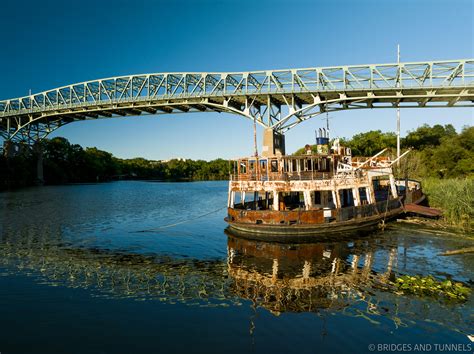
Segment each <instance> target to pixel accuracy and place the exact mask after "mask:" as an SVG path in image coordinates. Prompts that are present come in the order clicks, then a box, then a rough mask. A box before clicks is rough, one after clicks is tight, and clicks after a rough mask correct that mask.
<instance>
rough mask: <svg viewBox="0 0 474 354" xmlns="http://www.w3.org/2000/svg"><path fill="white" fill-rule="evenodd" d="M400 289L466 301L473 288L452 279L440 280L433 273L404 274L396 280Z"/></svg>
mask: <svg viewBox="0 0 474 354" xmlns="http://www.w3.org/2000/svg"><path fill="white" fill-rule="evenodd" d="M395 285H396V286H397V288H398V290H400V291H402V292H403V293H406V294H414V295H419V296H435V297H438V296H443V297H445V298H446V299H448V300H458V301H465V300H466V299H467V297H468V296H469V294H470V293H471V289H470V288H468V287H467V286H465V285H464V284H462V283H459V282H454V281H451V280H444V281H438V280H436V279H435V278H433V277H432V276H431V275H429V276H426V277H422V276H419V275H416V276H410V275H402V276H400V277H398V278H397V279H396V280H395Z"/></svg>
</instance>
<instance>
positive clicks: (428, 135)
mask: <svg viewBox="0 0 474 354" xmlns="http://www.w3.org/2000/svg"><path fill="white" fill-rule="evenodd" d="M456 135H457V133H456V130H455V129H454V127H453V126H452V125H451V124H447V125H445V126H444V127H443V126H442V125H440V124H436V125H434V126H433V127H430V126H429V125H428V124H424V125H422V126H421V127H419V128H417V129H416V130H414V131H411V132H409V133H408V134H407V136H406V137H405V139H403V143H402V146H403V147H405V148H409V147H411V148H414V149H417V150H423V149H424V148H427V147H434V146H438V145H439V144H440V143H441V140H442V139H444V138H452V137H455V136H456Z"/></svg>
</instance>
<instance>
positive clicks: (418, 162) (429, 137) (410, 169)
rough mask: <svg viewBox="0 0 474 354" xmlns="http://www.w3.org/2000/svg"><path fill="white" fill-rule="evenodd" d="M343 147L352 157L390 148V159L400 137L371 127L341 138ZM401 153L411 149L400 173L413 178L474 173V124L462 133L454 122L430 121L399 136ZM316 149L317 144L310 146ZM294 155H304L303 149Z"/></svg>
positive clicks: (394, 153) (372, 153)
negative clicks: (439, 122)
mask: <svg viewBox="0 0 474 354" xmlns="http://www.w3.org/2000/svg"><path fill="white" fill-rule="evenodd" d="M340 143H341V145H343V146H347V147H350V148H351V150H352V155H353V156H373V155H375V154H376V153H378V152H379V151H381V150H383V149H384V148H388V153H389V155H390V156H391V158H395V157H396V146H397V136H396V134H395V133H391V132H389V133H383V132H381V131H380V130H372V131H369V132H366V133H360V134H356V135H354V136H353V137H352V138H351V139H344V138H343V139H340ZM400 145H401V148H402V152H403V151H404V150H406V149H408V148H410V149H412V151H411V152H410V153H409V154H408V155H407V156H406V158H404V159H403V161H401V169H403V171H399V173H405V171H406V172H407V173H408V175H409V176H411V177H418V178H423V177H436V178H455V177H469V176H473V175H474V127H464V128H463V129H462V131H461V132H460V133H457V132H456V129H455V128H454V127H453V126H452V125H451V124H447V125H444V126H443V125H440V124H436V125H434V126H429V125H427V124H425V125H422V126H421V127H418V128H417V129H415V130H413V131H410V132H408V134H407V135H406V137H405V138H401V139H400ZM311 148H312V150H313V151H314V152H315V151H316V145H313V146H311ZM295 154H304V148H301V149H299V150H298V151H296V153H295Z"/></svg>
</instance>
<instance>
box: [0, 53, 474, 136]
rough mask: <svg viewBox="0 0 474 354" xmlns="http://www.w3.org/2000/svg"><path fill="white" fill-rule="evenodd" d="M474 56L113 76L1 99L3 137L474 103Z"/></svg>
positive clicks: (281, 127) (284, 126) (292, 119)
mask: <svg viewBox="0 0 474 354" xmlns="http://www.w3.org/2000/svg"><path fill="white" fill-rule="evenodd" d="M473 102H474V59H461V60H448V61H435V62H413V63H396V64H370V65H354V66H334V67H321V68H306V69H287V70H269V71H251V72H223V73H159V74H143V75H131V76H120V77H112V78H108V79H101V80H94V81H87V82H82V83H78V84H73V85H69V86H63V87H60V88H56V89H53V90H49V91H44V92H40V93H38V94H33V95H30V96H25V97H20V98H13V99H9V100H4V101H0V135H1V136H2V137H3V138H4V139H5V140H6V141H11V142H24V143H28V144H32V143H34V142H36V141H39V140H41V139H44V138H45V137H47V136H48V134H50V133H51V132H53V131H54V130H56V129H58V128H60V127H61V126H63V125H65V124H68V123H72V122H75V121H81V120H89V119H99V118H113V117H121V116H138V115H142V114H170V113H184V112H206V111H213V112H227V113H234V114H237V115H240V116H243V117H246V118H249V119H251V120H253V121H255V122H256V123H258V124H260V125H261V126H263V127H265V128H270V129H272V130H273V131H275V132H278V133H284V132H286V131H287V130H289V129H291V128H293V127H295V126H296V125H298V124H299V123H301V122H304V121H305V120H307V119H309V118H311V117H315V116H317V115H319V114H321V113H324V112H330V111H340V110H349V109H366V108H394V107H400V108H404V107H409V108H414V107H473V106H474V104H473Z"/></svg>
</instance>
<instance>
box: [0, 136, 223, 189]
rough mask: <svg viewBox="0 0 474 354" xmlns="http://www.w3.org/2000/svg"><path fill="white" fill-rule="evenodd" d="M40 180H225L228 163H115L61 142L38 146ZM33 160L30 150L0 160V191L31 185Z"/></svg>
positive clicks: (103, 155) (111, 158)
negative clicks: (40, 154)
mask: <svg viewBox="0 0 474 354" xmlns="http://www.w3.org/2000/svg"><path fill="white" fill-rule="evenodd" d="M42 149H43V166H44V179H45V181H46V183H48V184H61V183H77V182H98V181H109V180H113V179H161V180H225V179H228V176H229V162H228V161H227V160H222V159H217V160H213V161H209V162H207V161H203V160H198V161H193V160H184V159H173V160H170V161H167V162H161V161H149V160H146V159H144V158H134V159H118V158H115V157H114V156H113V155H112V154H111V153H109V152H106V151H102V150H99V149H97V148H95V147H94V148H86V149H83V148H82V147H81V146H80V145H75V144H71V143H70V142H69V141H68V140H67V139H65V138H59V137H58V138H53V139H50V140H45V141H43V142H42ZM36 161H37V157H36V155H35V152H34V151H33V150H32V149H25V151H24V153H22V154H21V155H19V156H16V157H14V158H10V159H8V160H7V159H6V158H5V157H3V156H1V157H0V189H5V188H10V187H20V186H27V185H32V184H34V183H35V178H36V163H37V162H36Z"/></svg>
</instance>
